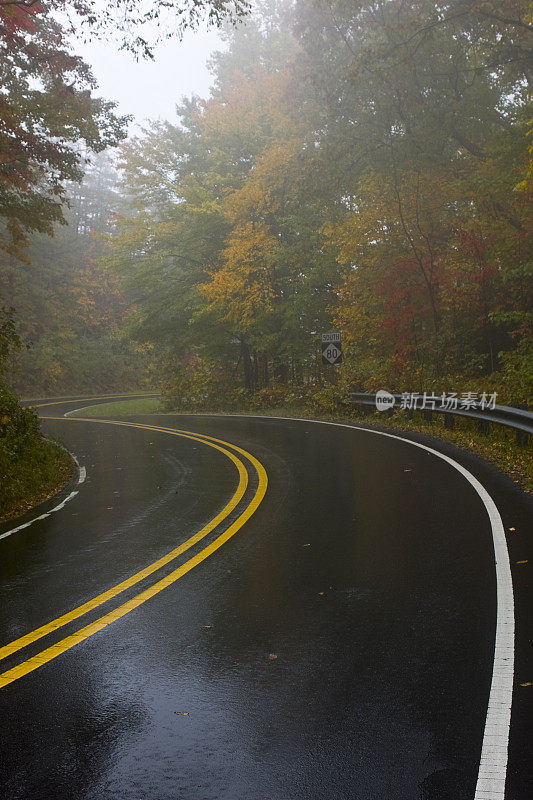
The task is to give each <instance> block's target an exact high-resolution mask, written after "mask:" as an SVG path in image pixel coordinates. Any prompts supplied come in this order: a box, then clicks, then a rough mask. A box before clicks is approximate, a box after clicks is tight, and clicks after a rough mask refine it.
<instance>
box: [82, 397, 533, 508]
mask: <svg viewBox="0 0 533 800" xmlns="http://www.w3.org/2000/svg"><path fill="white" fill-rule="evenodd" d="M163 413H165V414H168V413H170V414H176V413H177V414H195V413H200V414H210V413H212V414H225V413H227V414H245V415H248V416H268V417H302V418H305V419H320V420H325V421H338V422H348V423H349V422H359V423H361V424H362V425H367V426H369V427H375V428H386V429H390V430H395V431H398V432H399V433H401V432H402V431H404V432H407V433H424V434H426V435H428V436H431V437H433V438H435V439H441V440H442V441H444V442H448V443H449V444H453V445H455V446H456V447H458V448H459V449H461V450H466V451H469V452H471V453H475V454H476V455H478V456H480V457H481V458H483V459H485V460H486V461H488V462H489V463H491V464H493V465H494V466H495V467H497V469H499V470H500V472H502V473H504V474H505V475H508V476H509V477H510V478H511V479H512V480H513V481H514V482H515V483H517V484H518V485H519V486H520V487H521V488H522V489H523V490H525V491H526V492H533V449H532V448H531V447H530V446H528V445H526V446H521V445H519V444H517V442H516V435H515V431H514V430H512V429H507V428H505V427H503V426H501V425H492V426H491V428H490V431H489V432H488V433H487V434H482V433H480V432H479V431H478V429H477V423H476V422H475V421H473V420H469V419H466V418H464V417H462V418H461V417H456V418H455V426H454V429H453V430H449V429H448V428H445V427H444V416H443V415H442V414H435V415H434V417H433V421H432V422H428V421H427V420H425V419H424V418H423V416H422V414H421V413H416V415H415V418H414V419H413V420H410V419H408V418H407V416H406V414H405V413H402V412H395V414H394V415H393V416H392V417H389V416H387V414H385V413H384V412H378V411H375V412H372V411H370V412H366V413H365V412H361V411H357V410H356V409H353V410H352V409H349V408H346V407H343V408H340V409H336V410H334V409H332V408H331V409H327V411H325V410H317V409H315V410H313V409H312V408H309V407H306V406H296V405H280V406H278V407H274V408H273V407H270V408H264V409H257V408H254V409H246V408H243V409H241V410H240V411H239V410H237V409H235V408H234V407H232V408H228V409H227V411H222V410H221V409H220V408H217V409H216V411H212V412H209V411H207V410H202V411H200V412H198V411H195V410H194V409H191V410H190V411H189V410H187V409H180V410H176V411H170V412H169V410H168V404H166V403H165V401H164V400H160V399H157V398H146V399H142V400H124V401H120V402H115V403H102V404H101V405H96V406H91V407H88V408H86V409H82V410H81V411H79V412H77V413H76V414H72V416H77V417H109V416H134V415H137V414H163Z"/></svg>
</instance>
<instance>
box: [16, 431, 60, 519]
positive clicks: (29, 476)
mask: <svg viewBox="0 0 533 800" xmlns="http://www.w3.org/2000/svg"><path fill="white" fill-rule="evenodd" d="M75 474H76V464H75V463H74V460H73V458H72V456H71V455H70V453H68V452H67V451H66V450H63V448H61V447H60V446H59V445H58V444H56V443H55V442H51V441H49V440H48V439H44V438H42V439H41V441H36V442H34V443H33V444H32V446H31V448H28V449H25V450H24V451H23V452H22V453H19V454H18V456H17V458H16V459H14V458H13V457H12V455H11V454H10V453H6V452H5V450H4V449H3V448H2V447H1V446H0V482H1V484H2V491H1V493H0V522H3V521H4V520H8V519H11V518H12V517H16V516H19V515H20V514H24V513H25V512H26V511H28V510H29V509H30V508H33V507H34V506H36V505H38V504H39V503H42V502H44V500H47V499H48V498H49V497H53V495H54V494H56V492H58V491H59V490H60V489H62V488H63V487H64V486H65V485H66V484H67V483H68V482H69V481H70V480H71V479H72V478H73V477H74V475H75Z"/></svg>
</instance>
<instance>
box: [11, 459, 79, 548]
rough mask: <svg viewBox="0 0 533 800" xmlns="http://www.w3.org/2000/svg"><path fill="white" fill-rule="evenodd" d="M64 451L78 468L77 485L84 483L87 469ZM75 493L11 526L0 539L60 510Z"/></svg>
mask: <svg viewBox="0 0 533 800" xmlns="http://www.w3.org/2000/svg"><path fill="white" fill-rule="evenodd" d="M59 447H61V448H62V449H63V450H66V448H64V447H63V446H62V445H59ZM66 452H67V453H69V454H70V455H71V456H72V458H73V459H74V461H75V463H76V467H77V468H78V486H79V485H80V484H82V483H84V481H85V478H86V477H87V470H86V469H85V467H81V466H80V462H79V461H78V459H77V458H76V456H75V455H74V453H71V452H70V450H66ZM77 494H78V492H77V491H73V492H71V493H70V494H69V495H68V496H67V497H65V499H64V500H62V501H61V503H59V504H58V505H57V506H54V508H51V509H50V511H47V512H46V513H45V514H40V516H38V517H34V518H33V519H30V520H29V522H24V523H23V524H22V525H18V526H17V527H16V528H11V530H10V531H6V532H5V533H2V534H0V539H5V538H6V537H7V536H11V535H12V534H13V533H18V531H22V530H24V528H29V527H30V525H33V523H34V522H38V521H39V520H41V519H46V518H47V517H49V516H50V515H51V514H55V512H56V511H61V509H62V508H64V507H65V506H66V504H67V503H68V501H69V500H72V499H73V498H74V497H76V495H77Z"/></svg>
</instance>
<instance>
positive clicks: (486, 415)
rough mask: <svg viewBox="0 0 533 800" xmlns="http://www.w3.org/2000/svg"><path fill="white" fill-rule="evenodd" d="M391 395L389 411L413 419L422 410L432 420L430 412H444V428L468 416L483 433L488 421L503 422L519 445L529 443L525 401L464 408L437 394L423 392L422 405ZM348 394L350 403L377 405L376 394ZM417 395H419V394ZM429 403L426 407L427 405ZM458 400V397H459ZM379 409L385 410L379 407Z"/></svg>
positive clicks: (531, 431)
mask: <svg viewBox="0 0 533 800" xmlns="http://www.w3.org/2000/svg"><path fill="white" fill-rule="evenodd" d="M392 396H393V397H394V400H395V403H394V406H391V408H390V409H389V410H388V413H389V414H392V413H394V411H405V412H406V413H407V415H408V416H409V418H411V419H412V417H413V413H414V411H421V412H422V414H424V415H425V417H426V419H428V420H431V416H432V414H434V413H435V414H444V424H445V425H446V427H447V428H453V426H454V417H455V416H461V417H469V418H470V419H475V420H477V422H478V426H479V429H480V431H481V432H482V433H488V430H489V427H490V424H491V423H492V424H494V425H505V426H506V427H508V428H513V429H514V430H515V431H516V440H517V442H518V443H519V444H521V445H526V444H527V443H528V437H529V436H532V435H533V413H532V412H531V411H528V410H527V403H522V404H519V405H516V406H497V405H495V406H494V407H486V408H484V409H476V410H472V409H466V408H460V407H458V408H448V407H445V406H443V405H439V404H440V403H441V402H442V398H441V397H440V396H437V395H426V396H425V398H424V400H425V403H424V406H423V407H422V406H419V407H414V408H409V407H403V408H402V399H403V396H402V395H401V394H395V395H392ZM348 397H349V398H350V399H349V400H348V402H349V403H353V404H355V405H359V406H373V407H374V408H376V395H375V394H369V393H367V392H359V393H358V392H353V393H351V394H350V395H348ZM420 399H422V397H421V396H420ZM427 403H429V404H430V405H429V407H428V406H427V405H426V404H427ZM459 403H460V400H459ZM381 413H386V412H384V411H382V412H381Z"/></svg>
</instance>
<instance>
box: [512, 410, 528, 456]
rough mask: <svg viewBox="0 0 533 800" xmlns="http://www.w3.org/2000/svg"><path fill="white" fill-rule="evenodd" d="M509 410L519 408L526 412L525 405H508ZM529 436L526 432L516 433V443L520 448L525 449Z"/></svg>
mask: <svg viewBox="0 0 533 800" xmlns="http://www.w3.org/2000/svg"><path fill="white" fill-rule="evenodd" d="M509 405H510V406H511V408H519V409H521V410H523V411H527V410H528V406H527V403H510V404H509ZM528 439H529V436H528V434H527V433H526V431H519V430H517V431H516V443H517V444H519V445H520V447H527V443H528Z"/></svg>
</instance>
